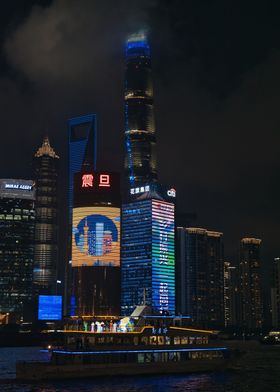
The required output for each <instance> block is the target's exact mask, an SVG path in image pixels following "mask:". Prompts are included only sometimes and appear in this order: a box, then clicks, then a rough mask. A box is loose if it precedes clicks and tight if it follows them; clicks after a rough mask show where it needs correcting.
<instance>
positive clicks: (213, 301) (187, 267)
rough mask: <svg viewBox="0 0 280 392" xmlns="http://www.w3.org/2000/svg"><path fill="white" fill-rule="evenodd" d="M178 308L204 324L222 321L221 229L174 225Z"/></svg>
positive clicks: (222, 258) (215, 325)
mask: <svg viewBox="0 0 280 392" xmlns="http://www.w3.org/2000/svg"><path fill="white" fill-rule="evenodd" d="M176 251H177V256H176V277H177V280H176V291H177V311H178V313H181V314H183V315H188V316H191V317H192V319H193V320H194V322H195V323H197V324H199V325H201V326H206V327H222V326H223V325H224V275H223V268H224V252H223V233H220V232H216V231H209V230H206V229H202V228H184V227H178V228H177V247H176Z"/></svg>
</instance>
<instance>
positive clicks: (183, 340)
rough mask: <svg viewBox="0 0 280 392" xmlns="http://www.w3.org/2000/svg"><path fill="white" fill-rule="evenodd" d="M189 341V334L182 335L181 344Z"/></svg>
mask: <svg viewBox="0 0 280 392" xmlns="http://www.w3.org/2000/svg"><path fill="white" fill-rule="evenodd" d="M188 343H189V339H188V337H187V336H182V337H181V344H188Z"/></svg>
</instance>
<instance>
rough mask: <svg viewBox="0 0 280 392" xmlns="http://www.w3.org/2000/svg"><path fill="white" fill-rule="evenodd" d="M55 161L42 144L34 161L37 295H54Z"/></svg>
mask: <svg viewBox="0 0 280 392" xmlns="http://www.w3.org/2000/svg"><path fill="white" fill-rule="evenodd" d="M58 161H59V157H58V155H56V153H55V151H54V149H53V148H52V147H51V146H50V142H49V139H48V137H45V138H44V140H43V144H42V146H41V147H40V148H39V149H38V150H37V152H36V154H35V156H34V159H33V165H34V179H35V183H36V203H35V211H36V224H35V256H34V268H33V284H34V290H35V292H36V293H38V294H55V293H56V281H57V268H58V205H57V174H58Z"/></svg>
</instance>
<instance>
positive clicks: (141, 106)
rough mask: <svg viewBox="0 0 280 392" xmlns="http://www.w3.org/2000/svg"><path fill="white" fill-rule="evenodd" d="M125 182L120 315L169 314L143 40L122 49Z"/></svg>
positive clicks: (136, 37) (164, 217)
mask: <svg viewBox="0 0 280 392" xmlns="http://www.w3.org/2000/svg"><path fill="white" fill-rule="evenodd" d="M125 142H126V160H125V171H126V180H127V181H126V182H127V185H128V186H129V187H130V189H129V198H128V202H127V203H125V204H123V205H122V219H121V220H122V231H121V243H122V245H121V281H122V284H121V311H122V314H123V315H129V314H131V313H132V312H133V311H134V309H135V307H136V306H138V305H146V306H149V307H150V308H152V310H153V311H154V312H156V313H168V314H171V315H173V314H175V264H174V262H175V248H174V234H175V233H174V220H175V219H174V213H175V205H174V204H175V203H174V201H175V199H174V198H175V197H176V191H175V189H168V188H166V187H163V186H162V185H161V184H160V183H159V182H158V178H157V161H156V154H155V147H156V139H155V121H154V100H153V86H152V75H151V56H150V46H149V43H148V41H147V37H146V35H145V34H142V33H140V34H133V35H131V36H130V37H129V39H128V40H127V43H126V73H125Z"/></svg>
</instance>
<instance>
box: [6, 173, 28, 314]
mask: <svg viewBox="0 0 280 392" xmlns="http://www.w3.org/2000/svg"><path fill="white" fill-rule="evenodd" d="M34 230H35V188H34V182H33V181H29V180H15V179H3V180H0V313H10V315H11V319H12V320H13V321H18V320H21V319H26V316H28V307H29V305H30V302H31V300H32V279H33V260H34Z"/></svg>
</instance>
